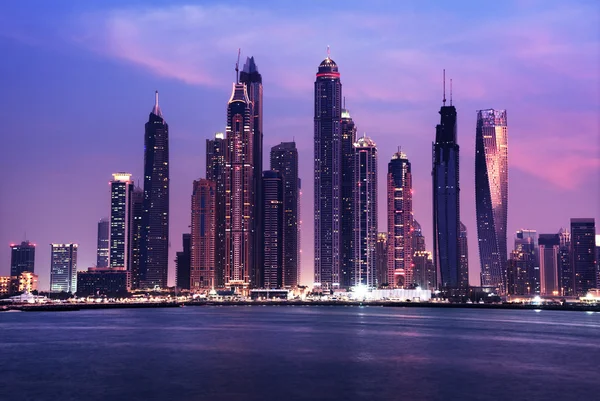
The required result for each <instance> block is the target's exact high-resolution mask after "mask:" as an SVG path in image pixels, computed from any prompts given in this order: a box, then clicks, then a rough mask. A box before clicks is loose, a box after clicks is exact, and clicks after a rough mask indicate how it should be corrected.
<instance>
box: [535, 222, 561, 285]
mask: <svg viewBox="0 0 600 401" xmlns="http://www.w3.org/2000/svg"><path fill="white" fill-rule="evenodd" d="M538 244H539V261H540V264H539V265H540V270H539V272H540V295H560V294H561V291H560V289H561V285H560V274H559V269H558V266H559V264H558V250H559V247H560V237H559V235H558V234H540V236H539V239H538Z"/></svg>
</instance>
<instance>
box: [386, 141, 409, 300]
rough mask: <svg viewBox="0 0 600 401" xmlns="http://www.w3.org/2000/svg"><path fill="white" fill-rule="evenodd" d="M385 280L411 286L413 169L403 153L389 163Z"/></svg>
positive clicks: (395, 156) (393, 284) (394, 285)
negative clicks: (386, 274) (386, 273)
mask: <svg viewBox="0 0 600 401" xmlns="http://www.w3.org/2000/svg"><path fill="white" fill-rule="evenodd" d="M387 198H388V208H387V211H388V284H389V285H390V287H392V288H396V287H397V288H411V287H412V285H413V278H412V256H413V251H412V222H413V210H412V173H411V165H410V162H409V161H408V158H407V156H406V154H405V153H403V152H397V153H395V154H394V155H393V156H392V160H391V161H390V162H389V163H388V175H387Z"/></svg>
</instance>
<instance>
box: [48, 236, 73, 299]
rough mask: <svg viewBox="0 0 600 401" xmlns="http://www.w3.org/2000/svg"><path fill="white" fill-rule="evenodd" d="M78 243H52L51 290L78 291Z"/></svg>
mask: <svg viewBox="0 0 600 401" xmlns="http://www.w3.org/2000/svg"><path fill="white" fill-rule="evenodd" d="M77 247H78V245H77V244H50V248H51V255H50V263H51V265H50V291H52V292H61V291H64V292H70V293H72V294H74V293H75V292H77Z"/></svg>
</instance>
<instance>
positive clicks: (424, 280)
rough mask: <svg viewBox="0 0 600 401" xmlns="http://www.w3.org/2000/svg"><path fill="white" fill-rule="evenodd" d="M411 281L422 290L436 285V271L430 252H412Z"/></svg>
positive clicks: (430, 288)
mask: <svg viewBox="0 0 600 401" xmlns="http://www.w3.org/2000/svg"><path fill="white" fill-rule="evenodd" d="M412 262H413V266H414V268H413V283H414V285H415V286H417V287H421V288H422V289H424V290H433V289H434V288H435V287H436V283H435V279H436V272H435V267H434V264H433V258H432V255H431V252H428V251H415V252H414V253H413V259H412Z"/></svg>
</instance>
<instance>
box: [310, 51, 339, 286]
mask: <svg viewBox="0 0 600 401" xmlns="http://www.w3.org/2000/svg"><path fill="white" fill-rule="evenodd" d="M341 103H342V83H341V82H340V73H339V72H338V67H337V64H336V63H335V62H334V61H333V60H332V59H331V58H329V55H328V56H327V58H326V59H325V60H323V61H322V62H321V64H320V65H319V69H318V72H317V76H316V80H315V120H314V124H315V125H314V128H315V137H314V142H315V148H314V149H315V157H314V161H315V191H314V199H315V203H314V205H315V226H314V228H315V238H314V241H315V283H314V285H315V287H317V288H321V289H323V290H324V291H328V290H331V289H333V288H338V287H339V285H340V251H341V247H340V245H341V244H340V236H341V235H340V234H341V232H340V229H341V227H340V220H341V216H340V211H341V187H340V186H341V185H340V181H341V171H340V170H341V167H342V163H341V156H342V146H341V127H340V123H341V117H342V115H341V111H342V107H341Z"/></svg>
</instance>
